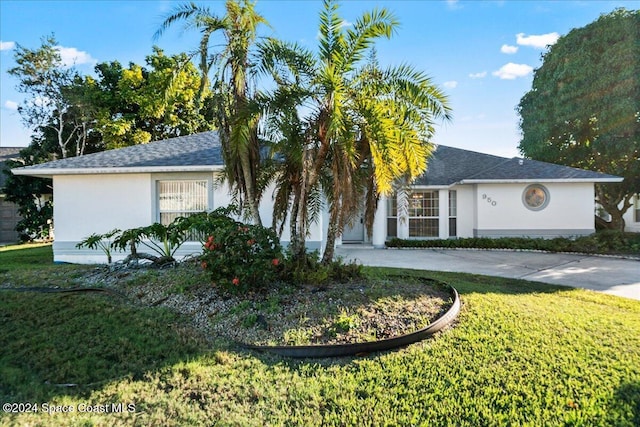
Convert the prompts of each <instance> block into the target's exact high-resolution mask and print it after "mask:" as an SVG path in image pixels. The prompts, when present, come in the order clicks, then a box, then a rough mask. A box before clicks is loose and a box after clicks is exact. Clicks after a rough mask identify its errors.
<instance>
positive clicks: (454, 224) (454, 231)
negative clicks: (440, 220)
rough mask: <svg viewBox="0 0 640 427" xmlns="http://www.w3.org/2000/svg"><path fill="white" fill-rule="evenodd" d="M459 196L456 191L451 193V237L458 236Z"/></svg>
mask: <svg viewBox="0 0 640 427" xmlns="http://www.w3.org/2000/svg"><path fill="white" fill-rule="evenodd" d="M457 198H458V194H457V193H456V191H455V190H451V191H449V237H456V236H457V235H458V221H457V218H458V200H457Z"/></svg>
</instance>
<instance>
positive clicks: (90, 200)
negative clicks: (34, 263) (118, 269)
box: [53, 174, 152, 263]
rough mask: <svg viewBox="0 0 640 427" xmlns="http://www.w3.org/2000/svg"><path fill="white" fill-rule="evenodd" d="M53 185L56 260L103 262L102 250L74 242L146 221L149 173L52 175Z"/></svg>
mask: <svg viewBox="0 0 640 427" xmlns="http://www.w3.org/2000/svg"><path fill="white" fill-rule="evenodd" d="M53 188H54V209H53V223H54V227H55V228H54V234H55V240H54V243H53V251H54V261H56V262H82V263H93V262H104V261H105V256H104V254H102V252H100V251H85V250H78V249H76V248H75V245H76V244H77V243H78V242H80V241H81V240H83V239H84V238H85V237H87V236H89V235H91V234H93V233H105V232H107V231H110V230H113V229H114V228H120V229H126V228H134V227H141V226H144V225H148V224H149V223H150V220H151V215H152V206H151V191H150V190H151V188H150V175H149V174H127V175H59V176H54V177H53Z"/></svg>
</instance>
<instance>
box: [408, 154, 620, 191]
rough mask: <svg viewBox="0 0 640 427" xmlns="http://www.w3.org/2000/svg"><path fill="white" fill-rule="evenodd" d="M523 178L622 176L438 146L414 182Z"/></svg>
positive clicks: (600, 178) (612, 179)
mask: <svg viewBox="0 0 640 427" xmlns="http://www.w3.org/2000/svg"><path fill="white" fill-rule="evenodd" d="M525 181H538V182H544V181H587V182H617V181H622V178H621V177H618V176H614V175H607V174H603V173H599V172H593V171H588V170H584V169H576V168H572V167H568V166H562V165H556V164H553V163H546V162H539V161H537V160H530V159H523V158H518V157H513V158H511V159H509V158H506V157H499V156H493V155H491V154H484V153H478V152H475V151H469V150H463V149H460V148H453V147H447V146H444V145H439V146H438V147H437V148H436V150H435V152H434V153H433V156H432V157H431V158H430V159H429V162H428V167H427V171H426V172H425V173H424V174H423V175H422V176H421V177H420V178H418V179H417V180H416V181H415V182H414V184H416V185H425V186H449V185H453V184H456V183H461V184H473V183H481V182H525Z"/></svg>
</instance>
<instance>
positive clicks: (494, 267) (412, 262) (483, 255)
mask: <svg viewBox="0 0 640 427" xmlns="http://www.w3.org/2000/svg"><path fill="white" fill-rule="evenodd" d="M336 255H339V256H342V257H343V258H344V259H345V260H355V261H357V262H360V263H362V264H363V265H370V266H379V267H399V268H413V269H419V270H435V271H451V272H461V273H473V274H484V275H487V276H498V277H507V278H513V279H524V280H532V281H537V282H544V283H551V284H554V285H563V286H572V287H576V288H584V289H591V290H594V291H598V292H605V293H608V294H612V295H618V296H622V297H626V298H632V299H636V300H640V260H633V259H619V258H610V257H599V256H590V255H574V254H551V253H539V252H518V251H493V250H486V251H485V250H451V249H373V248H371V247H366V246H356V245H353V246H350V245H343V246H341V247H338V248H337V249H336Z"/></svg>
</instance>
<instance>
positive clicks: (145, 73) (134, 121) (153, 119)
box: [88, 47, 212, 149]
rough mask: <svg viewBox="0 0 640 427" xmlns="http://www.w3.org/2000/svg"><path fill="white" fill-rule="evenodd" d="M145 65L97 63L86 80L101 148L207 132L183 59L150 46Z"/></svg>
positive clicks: (194, 81)
mask: <svg viewBox="0 0 640 427" xmlns="http://www.w3.org/2000/svg"><path fill="white" fill-rule="evenodd" d="M145 62H146V67H145V66H141V65H138V64H134V63H129V67H128V68H123V67H122V65H120V63H119V62H118V61H112V62H103V63H100V64H98V65H96V68H95V69H96V73H97V75H98V76H97V78H96V79H95V80H94V79H90V78H88V80H89V82H88V85H89V92H90V93H91V103H92V105H93V108H95V109H96V124H95V127H96V131H97V132H99V133H100V135H101V137H102V140H103V143H104V145H105V148H107V149H113V148H120V147H127V146H130V145H136V144H144V143H147V142H149V141H157V140H161V139H167V138H171V137H175V136H180V135H190V134H193V133H196V132H202V131H206V130H211V127H212V124H211V115H212V113H211V112H209V113H208V114H209V117H207V116H205V115H204V114H206V113H207V110H206V109H201V108H199V107H198V106H197V88H198V87H199V86H200V81H201V78H200V75H199V73H198V70H197V69H196V67H195V66H194V65H193V64H192V63H191V62H190V61H189V58H188V56H187V55H186V54H184V53H180V54H177V55H171V56H167V55H165V54H164V52H163V51H162V49H160V48H158V47H154V48H153V53H152V54H151V55H148V56H147V57H146V58H145Z"/></svg>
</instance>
